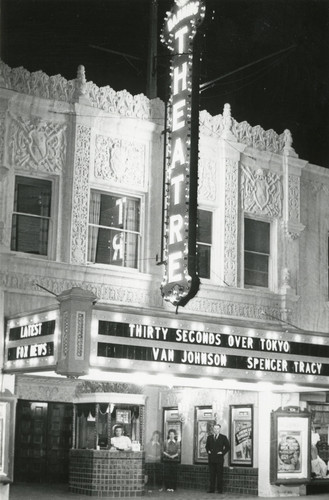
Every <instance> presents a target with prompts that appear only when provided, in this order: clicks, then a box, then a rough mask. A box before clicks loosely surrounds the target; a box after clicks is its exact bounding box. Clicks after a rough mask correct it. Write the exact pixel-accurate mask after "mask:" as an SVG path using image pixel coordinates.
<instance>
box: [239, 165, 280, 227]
mask: <svg viewBox="0 0 329 500" xmlns="http://www.w3.org/2000/svg"><path fill="white" fill-rule="evenodd" d="M241 170H242V173H241V201H242V208H243V209H244V210H245V211H246V212H250V213H254V214H260V215H267V216H269V217H275V218H279V217H281V215H282V183H281V179H280V177H279V176H278V175H277V174H275V173H273V172H270V171H269V170H264V169H262V168H258V169H257V170H255V169H251V168H250V167H247V166H244V165H242V168H241Z"/></svg>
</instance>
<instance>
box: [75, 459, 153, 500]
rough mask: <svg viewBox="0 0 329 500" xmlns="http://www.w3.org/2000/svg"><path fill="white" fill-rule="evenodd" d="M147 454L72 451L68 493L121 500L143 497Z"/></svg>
mask: <svg viewBox="0 0 329 500" xmlns="http://www.w3.org/2000/svg"><path fill="white" fill-rule="evenodd" d="M144 479H145V469H144V453H142V452H131V453H128V452H110V451H107V450H104V451H103V450H101V451H99V450H71V451H70V472H69V491H71V492H72V493H79V494H80V495H81V494H82V495H88V496H97V497H107V498H109V497H110V498H112V497H113V498H122V497H140V496H143V495H144Z"/></svg>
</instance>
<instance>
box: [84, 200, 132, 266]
mask: <svg viewBox="0 0 329 500" xmlns="http://www.w3.org/2000/svg"><path fill="white" fill-rule="evenodd" d="M140 238H141V235H140V200H138V199H136V198H130V197H128V196H115V195H112V194H111V195H110V194H101V193H98V192H96V191H92V192H91V197H90V207H89V238H88V262H93V263H96V264H111V265H114V266H121V267H132V268H137V267H138V261H139V250H140Z"/></svg>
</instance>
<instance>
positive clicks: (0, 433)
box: [0, 392, 17, 484]
mask: <svg viewBox="0 0 329 500" xmlns="http://www.w3.org/2000/svg"><path fill="white" fill-rule="evenodd" d="M16 402H17V399H16V397H14V396H12V395H9V394H7V392H5V393H0V483H3V484H7V483H12V482H13V480H14V435H15V421H16V417H15V414H16Z"/></svg>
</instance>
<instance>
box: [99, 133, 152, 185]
mask: <svg viewBox="0 0 329 500" xmlns="http://www.w3.org/2000/svg"><path fill="white" fill-rule="evenodd" d="M95 145H96V148H95V149H96V150H95V163H94V175H95V178H96V179H102V180H106V181H112V182H115V183H118V184H126V185H134V186H140V187H143V186H144V184H145V149H146V148H145V144H142V143H139V142H132V141H127V140H124V139H120V138H112V137H106V136H102V135H97V136H96V144H95Z"/></svg>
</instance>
